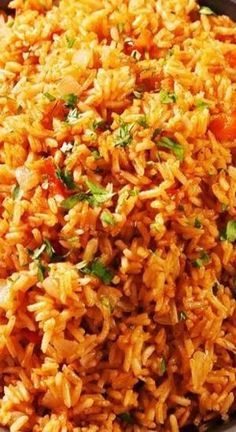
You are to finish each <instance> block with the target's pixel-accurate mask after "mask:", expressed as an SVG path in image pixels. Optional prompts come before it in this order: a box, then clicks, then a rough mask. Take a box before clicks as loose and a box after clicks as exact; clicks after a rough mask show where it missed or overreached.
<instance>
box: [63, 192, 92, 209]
mask: <svg viewBox="0 0 236 432" xmlns="http://www.w3.org/2000/svg"><path fill="white" fill-rule="evenodd" d="M86 199H87V194H86V193H85V192H79V193H77V194H75V195H72V196H70V197H68V198H66V199H64V200H63V201H62V203H61V207H62V208H63V209H65V210H71V209H72V208H73V207H74V206H75V205H76V204H78V202H80V201H86Z"/></svg>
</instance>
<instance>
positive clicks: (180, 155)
mask: <svg viewBox="0 0 236 432" xmlns="http://www.w3.org/2000/svg"><path fill="white" fill-rule="evenodd" d="M157 145H158V146H159V147H164V148H167V149H169V150H171V151H172V152H173V153H174V154H175V156H176V157H177V159H179V160H180V161H183V159H184V148H183V147H182V145H181V144H179V143H177V142H176V141H174V140H172V139H170V138H167V137H163V138H161V139H160V141H158V143H157Z"/></svg>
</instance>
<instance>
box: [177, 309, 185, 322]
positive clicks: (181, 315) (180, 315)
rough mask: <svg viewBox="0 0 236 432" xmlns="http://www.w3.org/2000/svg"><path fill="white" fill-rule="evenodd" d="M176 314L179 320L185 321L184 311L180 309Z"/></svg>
mask: <svg viewBox="0 0 236 432" xmlns="http://www.w3.org/2000/svg"><path fill="white" fill-rule="evenodd" d="M178 316H179V321H186V319H187V315H186V313H185V312H184V311H180V312H179V313H178Z"/></svg>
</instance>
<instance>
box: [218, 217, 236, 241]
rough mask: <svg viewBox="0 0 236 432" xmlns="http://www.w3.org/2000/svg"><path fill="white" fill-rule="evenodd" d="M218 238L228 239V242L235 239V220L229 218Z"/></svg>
mask: <svg viewBox="0 0 236 432" xmlns="http://www.w3.org/2000/svg"><path fill="white" fill-rule="evenodd" d="M220 240H222V241H224V240H228V241H229V242H230V243H233V242H235V241H236V220H231V221H229V222H228V223H227V225H226V227H225V228H224V229H223V230H222V232H221V234H220Z"/></svg>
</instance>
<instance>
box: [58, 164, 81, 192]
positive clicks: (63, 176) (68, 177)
mask: <svg viewBox="0 0 236 432" xmlns="http://www.w3.org/2000/svg"><path fill="white" fill-rule="evenodd" d="M56 175H57V177H58V178H59V180H61V182H62V183H64V185H65V186H66V187H67V188H68V189H72V190H73V189H75V188H76V184H75V182H74V180H73V175H72V174H71V173H70V172H68V171H65V170H63V169H61V168H58V169H57V171H56Z"/></svg>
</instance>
